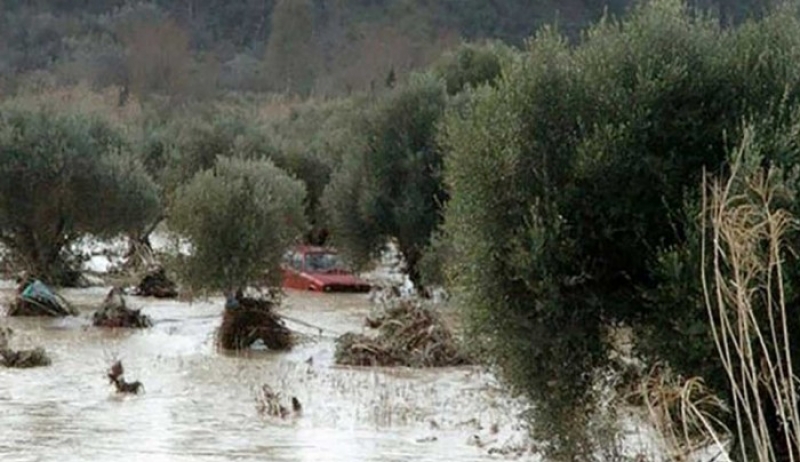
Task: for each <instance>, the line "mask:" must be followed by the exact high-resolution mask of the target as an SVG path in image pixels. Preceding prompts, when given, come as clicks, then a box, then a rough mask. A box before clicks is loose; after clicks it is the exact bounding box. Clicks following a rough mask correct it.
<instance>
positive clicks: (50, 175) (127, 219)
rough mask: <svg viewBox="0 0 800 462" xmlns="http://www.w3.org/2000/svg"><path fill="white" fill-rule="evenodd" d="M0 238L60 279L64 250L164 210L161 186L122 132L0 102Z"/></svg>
mask: <svg viewBox="0 0 800 462" xmlns="http://www.w3.org/2000/svg"><path fill="white" fill-rule="evenodd" d="M0 178H2V179H3V181H2V182H0V239H1V240H2V242H3V244H5V245H6V246H8V247H9V248H10V249H11V250H12V251H13V252H14V254H15V256H16V257H17V258H19V259H20V260H22V263H23V264H24V266H25V267H27V268H28V269H29V270H30V271H31V272H32V273H33V274H34V275H36V276H38V277H42V278H45V279H48V280H52V281H54V282H58V280H59V277H60V272H62V271H63V270H64V269H65V268H63V255H62V251H63V250H64V249H65V247H66V246H67V244H69V243H70V242H71V241H72V240H74V239H75V238H77V237H79V236H81V235H82V234H85V233H90V234H95V235H98V236H106V237H111V236H114V235H116V234H118V233H124V232H129V231H133V230H136V229H138V228H139V227H141V226H143V225H144V224H146V223H148V222H149V221H151V220H153V219H154V218H155V217H156V216H157V215H158V213H159V212H160V202H159V193H158V188H157V186H156V185H155V183H154V182H153V180H152V179H151V178H150V177H149V175H148V174H147V172H146V171H145V170H144V168H143V167H142V165H141V163H139V162H138V161H137V160H136V159H135V157H134V156H133V155H132V154H131V152H130V149H129V146H128V144H127V142H126V141H125V139H124V138H123V137H122V135H121V134H120V133H118V132H117V131H116V130H115V129H113V128H112V127H111V126H110V125H108V124H107V123H106V122H104V121H102V120H100V119H98V118H95V117H90V116H86V115H82V114H70V113H57V112H54V111H51V110H47V109H28V108H23V107H16V106H15V105H13V104H6V105H4V106H3V107H2V108H0Z"/></svg>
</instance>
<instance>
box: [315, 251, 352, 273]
mask: <svg viewBox="0 0 800 462" xmlns="http://www.w3.org/2000/svg"><path fill="white" fill-rule="evenodd" d="M306 269H307V270H308V271H331V270H343V269H346V268H345V265H344V263H343V262H342V261H341V260H340V259H339V256H338V255H336V254H335V253H309V254H306Z"/></svg>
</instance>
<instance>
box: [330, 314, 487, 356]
mask: <svg viewBox="0 0 800 462" xmlns="http://www.w3.org/2000/svg"><path fill="white" fill-rule="evenodd" d="M368 322H369V323H370V326H371V327H377V328H378V329H379V332H378V335H377V336H375V337H372V336H368V335H363V334H354V333H347V334H344V335H342V336H341V337H339V338H338V339H337V340H336V363H337V364H343V365H350V366H406V367H446V366H461V365H465V364H470V362H471V360H470V358H469V357H468V356H467V355H466V353H465V352H464V349H463V348H462V347H461V346H460V345H459V341H458V339H456V338H455V336H454V335H453V333H452V332H451V331H450V329H449V328H448V327H447V325H446V324H445V323H444V322H443V321H442V319H441V317H440V316H439V314H438V313H436V312H435V311H434V310H433V309H432V308H430V307H427V306H424V305H422V304H421V303H420V302H418V301H414V300H402V301H399V302H398V303H396V304H395V305H394V306H391V307H389V308H387V309H386V312H385V313H384V314H383V315H382V316H381V317H380V318H378V319H370V320H368Z"/></svg>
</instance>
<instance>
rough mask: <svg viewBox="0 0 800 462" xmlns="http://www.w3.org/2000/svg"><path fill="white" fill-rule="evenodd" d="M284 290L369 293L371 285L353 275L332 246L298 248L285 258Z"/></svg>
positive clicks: (283, 266)
mask: <svg viewBox="0 0 800 462" xmlns="http://www.w3.org/2000/svg"><path fill="white" fill-rule="evenodd" d="M282 269H283V287H286V288H289V289H299V290H314V291H319V292H368V291H369V290H370V288H371V286H370V284H369V283H368V282H367V281H364V280H363V279H360V278H359V277H357V276H356V275H354V274H353V273H352V271H350V270H349V269H347V267H346V266H345V264H344V263H343V262H342V260H341V259H340V258H339V255H338V254H337V253H336V250H334V249H332V248H329V247H312V246H301V247H296V248H294V249H292V250H290V251H289V252H287V253H286V255H284V258H283V265H282Z"/></svg>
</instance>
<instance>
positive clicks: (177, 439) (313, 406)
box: [0, 284, 539, 462]
mask: <svg viewBox="0 0 800 462" xmlns="http://www.w3.org/2000/svg"><path fill="white" fill-rule="evenodd" d="M2 287H3V288H2V289H0V293H1V295H2V296H3V297H4V298H5V297H7V296H10V294H11V293H12V290H13V289H12V288H11V286H10V285H8V284H7V285H4V286H2ZM107 291H108V288H91V289H83V290H65V291H63V292H62V293H63V295H64V296H65V297H66V298H67V299H68V300H70V301H72V302H73V303H75V304H77V305H78V306H79V307H81V316H79V317H73V318H65V319H24V318H3V319H0V325H7V326H9V327H11V328H12V329H13V330H14V331H15V334H14V337H13V338H12V344H13V345H14V346H15V347H17V348H23V347H24V348H29V347H33V346H39V345H41V346H44V347H45V348H46V349H47V351H48V353H49V354H50V356H51V357H52V359H53V364H52V366H50V367H43V368H36V369H26V370H25V369H23V370H20V369H4V368H0V416H2V417H0V422H2V428H3V430H2V431H0V460H2V461H28V460H30V461H34V460H58V461H62V462H66V461H84V460H114V461H118V462H121V461H133V460H147V461H223V460H224V461H228V460H237V461H238V460H242V461H249V460H273V461H306V460H307V461H322V460H325V461H357V460H358V461H370V460H375V461H378V460H380V461H390V460H392V461H394V460H396V461H404V460H408V461H411V460H414V461H422V460H425V461H428V460H430V461H437V460H441V461H453V460H463V461H480V460H497V459H498V458H500V459H504V458H506V457H508V456H507V455H506V456H504V455H499V454H498V450H503V449H506V450H508V449H509V448H512V447H521V446H523V445H522V444H521V441H523V439H524V438H523V435H524V433H525V432H524V430H523V429H521V428H520V427H519V420H518V418H517V416H516V413H517V412H518V410H514V409H513V408H512V406H511V404H510V401H509V400H508V399H507V397H506V396H505V394H504V393H502V392H501V391H500V390H499V388H498V387H497V386H496V385H495V384H494V383H493V380H492V378H491V377H490V376H488V375H487V374H485V373H482V372H481V371H480V370H478V369H476V368H450V369H439V370H410V369H358V368H342V367H337V366H334V365H333V350H334V346H333V339H334V338H335V337H336V336H337V335H339V334H342V333H344V332H346V331H361V330H362V329H363V327H362V325H363V320H364V316H365V315H366V314H367V313H368V312H369V311H370V309H371V305H370V303H369V301H368V300H367V297H366V296H364V295H319V294H311V293H298V292H292V293H290V294H289V297H288V299H287V300H286V301H285V303H284V305H283V307H282V308H281V309H280V312H281V313H282V314H284V315H286V316H288V317H289V318H291V319H292V320H294V321H289V322H288V325H289V326H290V327H291V328H292V329H294V330H297V331H300V332H302V333H303V334H305V335H304V339H303V340H302V342H301V344H300V345H298V346H297V347H295V348H294V349H293V350H292V351H291V352H289V353H280V354H276V353H271V352H267V351H251V352H247V353H244V354H237V355H233V354H225V353H222V352H219V351H217V350H216V349H215V348H214V338H213V337H214V330H215V329H216V327H217V326H218V325H219V323H220V314H221V311H222V305H223V302H222V300H221V299H211V300H204V301H195V302H194V303H185V302H177V301H160V300H154V299H144V298H135V297H130V298H129V299H128V303H129V305H131V306H133V307H134V308H142V310H143V312H144V313H146V314H147V315H149V316H150V317H151V318H152V319H153V321H154V323H155V325H154V327H153V328H151V329H146V330H135V331H127V330H117V331H111V330H103V329H98V328H94V327H92V326H91V321H90V316H91V312H92V310H93V309H94V307H96V306H98V305H99V304H100V302H101V301H102V299H103V297H104V296H105V294H106V292H107ZM314 326H319V327H321V328H322V331H321V332H320V330H319V329H317V328H316V327H314ZM115 359H121V360H122V361H123V363H124V365H125V369H126V374H125V375H126V378H128V379H129V380H140V381H141V382H142V383H143V384H144V386H145V390H146V391H145V393H144V394H142V395H138V396H120V395H117V394H115V393H114V391H113V387H112V386H111V385H109V383H108V380H107V379H106V377H105V373H106V371H107V369H108V367H109V365H110V364H111V363H112V362H113V360H115ZM263 384H269V385H270V386H271V387H272V388H273V389H274V390H276V391H279V392H280V393H281V394H282V395H283V396H284V397H285V399H286V400H287V402H288V400H289V399H290V397H291V396H296V397H297V398H298V399H299V400H300V402H301V403H302V405H303V413H302V415H300V416H292V417H290V418H288V419H283V420H282V419H277V418H272V417H265V416H261V415H259V413H258V412H257V409H256V401H255V397H256V395H257V391H258V390H259V389H260V387H261V386H262V385H263ZM525 447H528V446H525ZM515 458H517V459H519V460H538V459H539V458H538V456H536V455H535V454H533V453H532V452H531V451H529V450H527V451H526V452H525V453H524V454H522V455H520V454H516V455H515Z"/></svg>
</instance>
